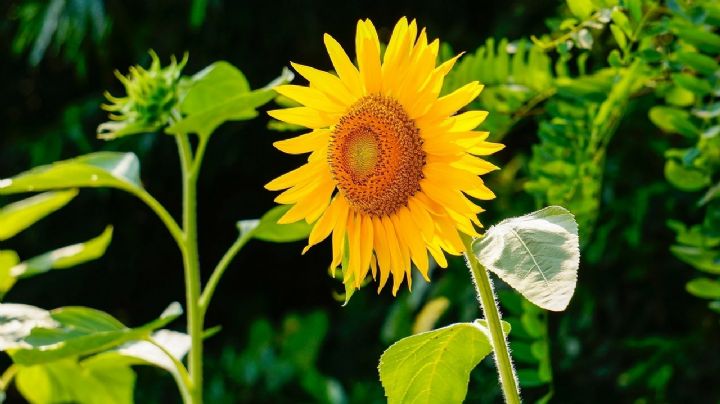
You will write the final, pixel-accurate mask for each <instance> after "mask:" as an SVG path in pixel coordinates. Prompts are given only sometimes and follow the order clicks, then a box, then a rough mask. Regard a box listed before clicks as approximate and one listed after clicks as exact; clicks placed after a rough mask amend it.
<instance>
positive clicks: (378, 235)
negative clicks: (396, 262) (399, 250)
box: [372, 216, 393, 293]
mask: <svg viewBox="0 0 720 404" xmlns="http://www.w3.org/2000/svg"><path fill="white" fill-rule="evenodd" d="M372 224H373V235H374V239H373V243H374V247H375V256H376V257H377V260H378V265H379V266H380V284H379V285H378V293H380V291H381V290H382V288H383V287H384V286H385V283H386V282H387V280H388V278H389V277H390V271H391V268H392V265H393V262H392V257H391V256H390V249H389V245H388V241H387V237H386V235H385V228H384V227H383V225H382V222H381V221H380V219H379V218H378V217H377V216H374V217H373V218H372Z"/></svg>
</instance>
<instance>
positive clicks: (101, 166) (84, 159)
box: [0, 152, 142, 195]
mask: <svg viewBox="0 0 720 404" xmlns="http://www.w3.org/2000/svg"><path fill="white" fill-rule="evenodd" d="M78 187H113V188H120V189H125V190H128V191H133V190H139V189H141V188H142V185H141V184H140V162H139V161H138V158H137V156H135V154H133V153H117V152H98V153H91V154H87V155H84V156H80V157H76V158H74V159H70V160H64V161H59V162H56V163H52V164H48V165H45V166H40V167H37V168H33V169H32V170H30V171H26V172H24V173H22V174H19V175H16V176H15V177H12V178H7V179H3V180H0V195H1V194H14V193H20V192H33V191H45V190H52V189H64V188H78Z"/></svg>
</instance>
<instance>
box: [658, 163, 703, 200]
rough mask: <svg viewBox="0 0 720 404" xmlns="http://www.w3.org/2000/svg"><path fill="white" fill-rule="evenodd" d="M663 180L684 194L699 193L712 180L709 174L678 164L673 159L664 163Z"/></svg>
mask: <svg viewBox="0 0 720 404" xmlns="http://www.w3.org/2000/svg"><path fill="white" fill-rule="evenodd" d="M665 178H667V180H668V182H669V183H671V184H673V185H674V186H675V187H676V188H678V189H681V190H683V191H685V192H694V191H699V190H701V189H703V188H705V187H707V186H708V185H710V183H711V181H712V178H711V177H710V174H709V173H707V172H705V171H703V170H700V169H697V168H695V167H688V166H685V165H683V164H682V163H679V162H678V161H676V160H675V159H669V160H667V161H666V162H665Z"/></svg>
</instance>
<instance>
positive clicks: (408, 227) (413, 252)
mask: <svg viewBox="0 0 720 404" xmlns="http://www.w3.org/2000/svg"><path fill="white" fill-rule="evenodd" d="M397 218H398V221H399V223H400V225H401V226H402V236H403V238H404V240H405V242H406V243H407V245H408V247H409V248H410V256H411V258H412V261H413V262H414V263H415V266H416V267H417V268H418V270H419V271H420V273H421V274H422V276H423V278H425V280H426V281H428V282H429V281H430V278H429V277H428V269H429V263H428V257H427V252H425V243H424V242H423V240H422V235H421V233H420V231H419V230H418V227H417V226H416V225H415V222H414V221H413V220H412V217H411V215H410V211H409V210H408V209H407V208H406V207H402V208H401V209H400V210H399V211H398V214H397Z"/></svg>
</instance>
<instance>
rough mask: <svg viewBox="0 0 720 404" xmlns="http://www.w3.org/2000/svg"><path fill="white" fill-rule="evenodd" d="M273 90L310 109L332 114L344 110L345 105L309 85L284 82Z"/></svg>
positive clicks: (340, 112)
mask: <svg viewBox="0 0 720 404" xmlns="http://www.w3.org/2000/svg"><path fill="white" fill-rule="evenodd" d="M274 90H275V91H277V92H278V93H280V94H282V95H284V96H286V97H288V98H290V99H292V100H295V101H297V102H299V103H300V104H303V105H305V106H306V107H310V108H312V109H317V110H319V111H325V112H329V113H334V114H342V113H343V112H344V111H345V106H343V105H342V104H339V103H338V102H337V101H335V100H332V99H330V98H329V97H328V96H326V95H325V94H324V93H323V92H322V91H320V90H317V89H314V88H311V87H305V86H296V85H292V84H286V85H282V86H277V87H275V88H274Z"/></svg>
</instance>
